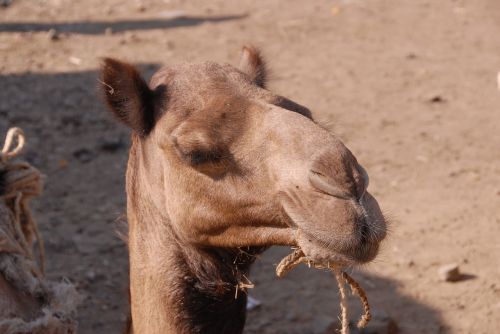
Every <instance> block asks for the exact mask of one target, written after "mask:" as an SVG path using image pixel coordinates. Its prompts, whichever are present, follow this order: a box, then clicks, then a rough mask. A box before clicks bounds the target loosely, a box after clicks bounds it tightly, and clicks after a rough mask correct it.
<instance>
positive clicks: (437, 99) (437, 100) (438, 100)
mask: <svg viewBox="0 0 500 334" xmlns="http://www.w3.org/2000/svg"><path fill="white" fill-rule="evenodd" d="M427 102H430V103H444V102H446V100H445V99H444V98H443V97H442V96H440V95H435V96H433V97H431V98H429V99H428V100H427Z"/></svg>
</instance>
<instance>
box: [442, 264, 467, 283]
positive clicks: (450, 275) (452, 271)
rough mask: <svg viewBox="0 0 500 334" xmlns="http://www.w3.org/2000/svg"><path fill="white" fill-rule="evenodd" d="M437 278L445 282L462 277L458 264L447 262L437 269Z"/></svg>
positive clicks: (454, 280)
mask: <svg viewBox="0 0 500 334" xmlns="http://www.w3.org/2000/svg"><path fill="white" fill-rule="evenodd" d="M438 274H439V278H440V279H441V280H442V281H445V282H456V281H459V280H460V279H461V278H462V274H460V269H459V267H458V264H455V263H453V264H447V265H444V266H441V267H440V268H439V270H438Z"/></svg>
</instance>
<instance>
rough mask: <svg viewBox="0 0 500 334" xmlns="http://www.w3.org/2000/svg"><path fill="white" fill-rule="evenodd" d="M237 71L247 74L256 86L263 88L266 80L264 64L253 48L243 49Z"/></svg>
mask: <svg viewBox="0 0 500 334" xmlns="http://www.w3.org/2000/svg"><path fill="white" fill-rule="evenodd" d="M239 69H240V70H241V71H242V72H243V73H246V74H248V76H249V77H250V79H251V80H252V81H253V82H254V83H255V84H256V85H257V86H260V87H262V88H264V87H265V85H266V79H267V69H266V63H265V62H264V59H263V58H262V55H261V54H260V51H259V50H258V49H257V48H255V47H253V46H244V47H243V50H242V51H241V59H240V66H239Z"/></svg>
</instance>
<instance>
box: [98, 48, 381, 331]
mask: <svg viewBox="0 0 500 334" xmlns="http://www.w3.org/2000/svg"><path fill="white" fill-rule="evenodd" d="M266 75H267V71H266V67H265V62H264V61H263V60H262V57H261V55H260V52H259V51H258V50H257V49H255V48H253V47H245V48H244V50H243V54H242V59H241V62H240V67H239V69H236V68H234V67H232V66H230V65H218V64H215V63H211V62H205V63H201V64H181V65H178V66H175V67H166V68H163V69H161V70H159V71H158V72H157V73H156V74H155V75H154V76H153V78H152V79H151V82H150V84H149V87H147V86H145V84H144V81H143V79H142V78H141V77H140V76H139V74H138V72H137V71H136V70H135V69H134V68H133V67H131V66H130V65H128V64H125V63H122V62H118V61H115V60H110V59H105V61H104V65H103V70H102V78H101V81H102V82H103V83H104V84H103V86H102V87H103V89H104V91H105V96H106V101H107V104H108V106H109V107H110V110H111V112H112V113H113V114H114V115H115V116H117V117H118V119H120V120H121V121H122V122H124V123H125V124H126V125H128V126H129V127H130V128H131V129H132V130H133V134H132V147H131V149H130V154H129V163H128V168H127V218H128V223H129V242H128V243H129V253H130V293H131V312H132V323H131V330H130V331H131V332H133V333H141V334H142V333H214V334H215V333H219V334H220V333H227V334H229V333H230V334H234V333H241V332H242V330H243V326H244V321H245V303H246V295H245V291H244V290H245V289H244V288H241V290H242V291H239V293H237V290H238V289H240V288H238V286H239V284H240V283H241V282H244V281H245V280H246V278H245V277H247V276H248V272H249V269H250V265H251V263H252V262H253V261H254V259H255V256H256V255H258V254H259V253H261V252H262V251H264V250H265V248H266V247H269V246H272V245H291V246H293V245H299V246H300V247H301V248H302V249H303V250H304V252H305V253H306V255H307V256H309V257H311V258H313V259H317V260H318V261H337V262H344V263H346V264H355V263H360V262H367V261H370V260H371V259H373V258H374V257H375V255H376V253H377V251H378V246H379V243H380V241H381V240H382V239H383V238H384V237H385V220H384V218H383V216H382V214H381V212H380V209H379V208H378V204H377V202H376V201H375V199H373V197H371V195H369V194H368V193H367V192H366V187H367V177H366V175H365V174H364V173H363V171H364V170H363V169H362V167H361V166H360V165H359V164H358V162H357V161H356V158H355V157H354V156H353V155H352V153H351V152H350V151H349V150H348V149H347V148H346V147H345V146H344V145H343V144H342V142H341V141H340V140H339V139H338V138H336V137H335V136H334V135H333V134H331V133H328V132H327V131H326V130H324V129H323V128H322V127H321V126H319V125H317V124H316V123H315V122H314V121H313V120H312V116H311V113H310V111H309V110H308V109H307V108H305V107H303V106H300V105H299V104H297V103H295V102H293V101H291V100H288V99H286V98H283V97H281V96H278V95H275V94H273V93H271V92H270V91H268V90H266V89H264V88H263V87H265V80H266ZM111 92H112V93H111ZM235 295H236V298H235Z"/></svg>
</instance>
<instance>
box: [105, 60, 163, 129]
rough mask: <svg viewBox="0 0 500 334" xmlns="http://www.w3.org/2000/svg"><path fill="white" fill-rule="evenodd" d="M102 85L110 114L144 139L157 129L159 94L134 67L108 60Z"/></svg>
mask: <svg viewBox="0 0 500 334" xmlns="http://www.w3.org/2000/svg"><path fill="white" fill-rule="evenodd" d="M101 84H102V90H103V92H104V96H105V100H106V103H107V105H108V107H109V110H110V111H111V112H112V113H113V114H114V115H115V116H116V117H117V118H118V119H119V120H120V121H122V122H123V123H125V124H126V125H127V126H128V127H130V128H131V129H132V130H134V131H135V132H137V133H138V134H140V135H143V136H145V135H147V134H148V133H149V132H150V131H151V130H152V129H153V126H154V121H155V102H154V98H155V96H154V95H155V94H154V92H153V91H152V90H151V89H149V87H148V84H147V83H146V82H145V81H144V79H143V78H142V77H141V75H140V74H139V72H138V71H137V69H136V68H135V67H134V66H132V65H130V64H127V63H124V62H121V61H118V60H115V59H111V58H105V59H104V60H103V63H102V68H101Z"/></svg>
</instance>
